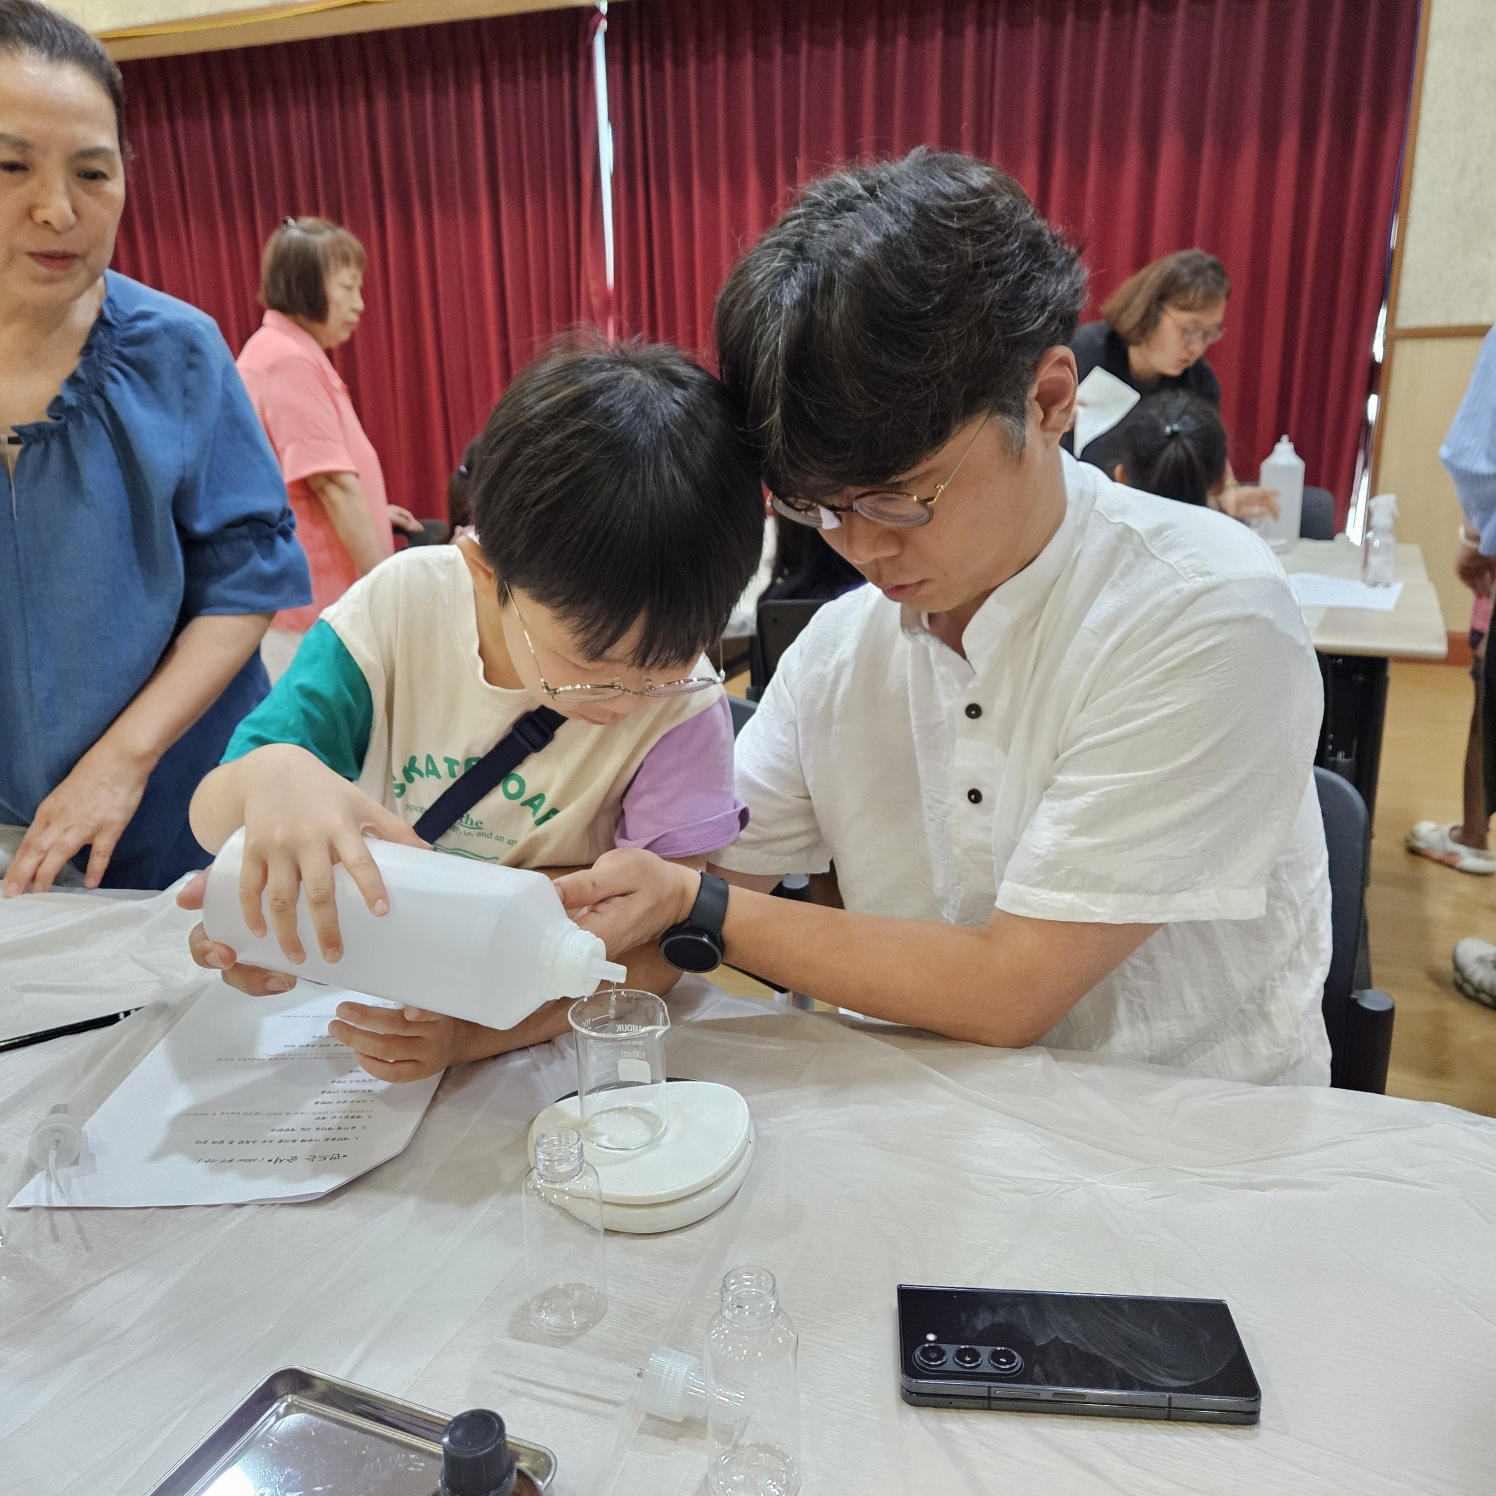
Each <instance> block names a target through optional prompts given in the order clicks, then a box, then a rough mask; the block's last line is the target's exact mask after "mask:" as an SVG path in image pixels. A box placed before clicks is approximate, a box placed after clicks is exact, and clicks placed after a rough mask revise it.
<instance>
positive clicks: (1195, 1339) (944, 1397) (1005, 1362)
mask: <svg viewBox="0 0 1496 1496" xmlns="http://www.w3.org/2000/svg"><path fill="white" fill-rule="evenodd" d="M899 1381H900V1385H901V1388H902V1390H903V1394H904V1401H905V1402H908V1403H915V1404H917V1405H919V1406H921V1407H931V1408H995V1409H1007V1410H1010V1411H1012V1412H1019V1413H1088V1414H1092V1415H1100V1416H1103V1417H1110V1418H1164V1419H1170V1420H1173V1421H1179V1420H1184V1421H1188V1422H1191V1423H1256V1422H1257V1419H1258V1416H1259V1414H1260V1413H1261V1410H1262V1392H1261V1389H1260V1388H1259V1387H1258V1385H1257V1378H1256V1376H1254V1375H1253V1372H1252V1366H1251V1363H1250V1362H1249V1361H1248V1360H1247V1353H1246V1350H1245V1348H1244V1347H1243V1346H1242V1343H1241V1337H1240V1336H1239V1335H1238V1334H1237V1333H1236V1325H1235V1323H1234V1322H1233V1321H1232V1318H1231V1311H1230V1310H1229V1309H1228V1308H1227V1307H1226V1305H1225V1304H1224V1303H1223V1302H1222V1301H1221V1300H1220V1299H1164V1298H1120V1297H1113V1296H1112V1295H1110V1294H1096V1293H1022V1292H1011V1291H1007V1290H1003V1289H993V1288H932V1287H922V1286H919V1285H917V1284H912V1283H901V1284H899Z"/></svg>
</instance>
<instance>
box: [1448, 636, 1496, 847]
mask: <svg viewBox="0 0 1496 1496" xmlns="http://www.w3.org/2000/svg"><path fill="white" fill-rule="evenodd" d="M1484 652H1485V641H1482V643H1481V653H1482V654H1484ZM1483 675H1484V670H1483V669H1482V670H1480V671H1479V672H1478V673H1477V675H1476V679H1475V707H1474V710H1473V711H1472V712H1471V713H1470V736H1469V738H1467V739H1466V741H1465V820H1464V824H1463V825H1462V826H1460V827H1459V828H1458V829H1457V830H1455V831H1454V832H1453V833H1452V835H1453V837H1454V840H1455V841H1457V842H1459V843H1460V844H1461V845H1462V846H1466V847H1469V848H1470V850H1471V851H1473V852H1484V851H1486V850H1487V849H1488V845H1489V842H1488V830H1489V826H1490V817H1489V816H1488V815H1487V814H1486V790H1485V776H1484V771H1483V768H1482V752H1483V747H1484V745H1483V742H1482V733H1481V719H1482V716H1483V714H1484V710H1485V703H1484V701H1483V699H1482V698H1483V695H1484V687H1483V685H1482V676H1483Z"/></svg>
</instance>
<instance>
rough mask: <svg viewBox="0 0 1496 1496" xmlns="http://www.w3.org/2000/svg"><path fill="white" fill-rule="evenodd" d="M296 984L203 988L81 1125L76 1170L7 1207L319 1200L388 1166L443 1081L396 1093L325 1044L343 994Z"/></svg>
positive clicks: (34, 1185)
mask: <svg viewBox="0 0 1496 1496" xmlns="http://www.w3.org/2000/svg"><path fill="white" fill-rule="evenodd" d="M349 997H352V998H355V999H357V1000H358V1001H360V1002H365V1003H370V1004H374V1005H376V1006H393V1005H392V1004H380V1003H378V1002H377V1000H376V999H374V998H368V997H364V996H363V994H361V993H350V992H346V991H345V990H344V989H342V988H340V987H317V986H314V985H309V984H303V985H301V986H298V987H295V988H293V989H292V991H291V992H290V993H289V994H288V995H287V996H285V997H283V998H279V999H274V998H269V999H267V998H250V997H244V996H242V995H241V994H239V993H237V992H231V991H229V990H228V989H227V988H210V989H209V990H208V991H206V992H204V993H203V994H202V996H201V997H199V998H198V999H197V1001H196V1002H194V1003H193V1004H192V1006H191V1007H190V1008H189V1009H188V1010H187V1012H186V1013H184V1014H183V1015H182V1017H181V1018H180V1019H179V1020H178V1021H177V1022H176V1023H175V1024H174V1025H173V1026H172V1028H171V1030H170V1031H169V1032H168V1033H167V1034H166V1036H165V1037H164V1038H163V1039H162V1041H161V1042H160V1043H159V1044H158V1045H157V1046H156V1047H155V1048H154V1049H153V1050H152V1051H151V1052H150V1053H149V1054H148V1055H147V1056H146V1057H145V1059H144V1060H142V1061H141V1063H140V1064H139V1065H138V1066H136V1068H135V1069H134V1070H133V1071H132V1072H131V1073H130V1075H129V1076H127V1077H126V1079H125V1080H124V1081H123V1082H121V1084H120V1085H119V1086H118V1088H117V1089H116V1090H115V1091H114V1093H113V1094H112V1095H111V1096H110V1097H109V1098H108V1100H107V1101H105V1102H104V1104H103V1105H102V1106H101V1107H100V1108H99V1109H98V1111H97V1112H95V1113H94V1115H93V1117H92V1118H91V1119H90V1120H89V1122H88V1123H87V1125H86V1127H85V1128H84V1139H85V1142H84V1150H83V1156H82V1158H81V1160H80V1161H79V1164H78V1165H77V1166H76V1167H74V1168H69V1169H63V1170H60V1171H59V1174H60V1180H61V1184H62V1189H61V1190H60V1191H52V1190H50V1189H49V1186H48V1181H47V1177H46V1175H45V1174H44V1173H43V1174H39V1175H37V1176H36V1177H35V1178H33V1179H32V1180H31V1181H30V1182H29V1183H28V1184H27V1185H26V1186H25V1188H24V1189H22V1190H21V1192H20V1193H19V1194H18V1195H17V1196H16V1197H15V1199H14V1200H12V1201H11V1202H10V1203H11V1205H12V1206H28V1205H55V1206H78V1207H82V1206H115V1207H129V1206H158V1205H248V1204H255V1203H266V1202H272V1201H282V1202H289V1201H295V1200H314V1199H316V1198H317V1197H318V1196H319V1195H325V1194H327V1193H328V1191H329V1190H334V1189H337V1188H338V1186H339V1185H342V1184H346V1183H347V1182H348V1181H349V1180H350V1179H356V1178H357V1177H358V1176H359V1175H360V1174H364V1173H367V1172H368V1170H370V1169H372V1168H374V1167H376V1166H377V1165H379V1164H382V1163H384V1162H385V1161H386V1160H388V1159H391V1158H393V1157H394V1156H395V1155H396V1154H397V1153H400V1152H402V1151H403V1150H404V1148H405V1146H406V1145H407V1144H408V1143H409V1142H410V1140H411V1138H412V1137H413V1136H414V1134H415V1130H416V1127H417V1126H418V1125H419V1123H420V1121H421V1118H422V1117H423V1116H424V1115H425V1113H426V1108H427V1106H428V1105H429V1104H430V1101H431V1098H432V1096H433V1095H434V1094H435V1091H436V1087H437V1083H438V1082H439V1081H440V1080H441V1075H440V1073H438V1074H437V1075H434V1076H431V1077H430V1078H429V1079H427V1080H423V1081H410V1082H404V1083H400V1084H394V1083H392V1082H389V1081H382V1080H376V1079H375V1078H374V1077H373V1076H372V1075H369V1074H367V1073H366V1072H365V1071H363V1070H361V1069H360V1068H359V1066H358V1062H357V1061H356V1060H355V1059H354V1057H353V1051H352V1050H351V1049H349V1048H348V1047H347V1045H345V1044H341V1043H339V1042H338V1041H337V1040H336V1039H333V1038H330V1037H329V1036H328V1033H327V1025H328V1022H329V1020H331V1019H332V1018H333V1017H334V1016H335V1010H336V1008H337V1006H338V1004H339V1003H340V1002H342V1001H343V1000H344V999H345V998H349Z"/></svg>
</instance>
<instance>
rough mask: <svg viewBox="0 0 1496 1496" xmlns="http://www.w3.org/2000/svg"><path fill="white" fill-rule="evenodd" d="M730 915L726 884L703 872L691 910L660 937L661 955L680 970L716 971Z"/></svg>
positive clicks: (720, 960)
mask: <svg viewBox="0 0 1496 1496" xmlns="http://www.w3.org/2000/svg"><path fill="white" fill-rule="evenodd" d="M726 918H727V883H726V880H724V879H722V878H718V877H716V876H715V875H714V874H712V873H703V874H702V875H701V892H700V893H698V894H697V895H696V902H695V903H694V904H692V905H691V912H690V913H689V914H688V915H687V916H686V917H685V918H684V919H683V920H682V921H681V922H680V923H679V924H678V925H671V926H670V928H669V929H668V930H666V931H665V933H664V934H663V935H661V936H660V954H661V955H662V956H663V957H664V958H665V959H666V960H667V961H668V962H669V963H670V964H671V965H672V966H674V967H676V968H677V969H678V970H680V971H715V970H716V969H717V968H718V967H719V966H720V965H721V964H722V953H723V950H724V946H723V943H722V921H723V920H724V919H726Z"/></svg>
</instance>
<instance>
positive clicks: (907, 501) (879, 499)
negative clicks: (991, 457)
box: [770, 416, 992, 530]
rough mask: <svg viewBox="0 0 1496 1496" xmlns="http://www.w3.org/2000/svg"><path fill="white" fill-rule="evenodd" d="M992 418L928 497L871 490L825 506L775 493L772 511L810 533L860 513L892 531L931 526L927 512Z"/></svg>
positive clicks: (836, 526)
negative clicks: (848, 515)
mask: <svg viewBox="0 0 1496 1496" xmlns="http://www.w3.org/2000/svg"><path fill="white" fill-rule="evenodd" d="M991 419H992V418H991V416H983V417H982V423H981V425H980V426H978V427H977V429H976V430H975V431H974V432H973V433H972V437H971V440H970V441H969V442H967V444H966V450H965V451H964V452H963V453H962V454H961V457H960V459H959V461H957V463H956V465H955V467H953V468H952V469H951V475H950V477H949V478H947V479H946V480H945V482H944V483H942V484H941V485H940V486H939V487H938V488H937V489H936V490H935V492H934V493H932V494H931V495H930V496H929V498H923V497H922V496H921V495H919V494H917V493H907V492H905V491H904V490H903V489H899V488H870V489H868V490H867V492H866V493H860V494H858V495H857V497H856V498H855V499H853V500H852V502H851V503H850V504H826V503H823V502H821V501H820V500H818V499H781V498H780V497H779V496H778V494H773V495H771V496H770V502H771V503H772V504H773V505H774V512H775V513H776V514H782V515H783V516H784V517H785V518H786V519H792V520H794V522H795V523H796V524H797V525H809V526H810V528H811V529H813V530H836V529H840V527H841V522H842V516H843V515H844V514H860V515H861V516H862V517H863V519H870V520H872V522H873V523H874V524H875V525H888V526H889V527H890V528H892V529H895V530H917V529H918V528H919V527H920V526H921V525H927V524H929V523H930V520H931V519H932V518H933V517H934V516H933V515H932V514H931V512H930V511H931V510H932V509H933V508H934V507H935V503H936V501H937V500H938V499H939V498H940V496H941V494H943V493H944V492H945V491H946V489H948V488H949V487H950V486H951V483H952V481H953V480H954V478H955V476H956V474H957V473H959V472H960V471H961V463H963V462H965V461H966V459H967V458H968V457H970V456H971V449H972V448H973V447H974V446H976V444H977V437H979V436H980V435H981V434H982V431H983V429H984V428H985V427H986V425H987V422H988V421H990V420H991Z"/></svg>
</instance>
